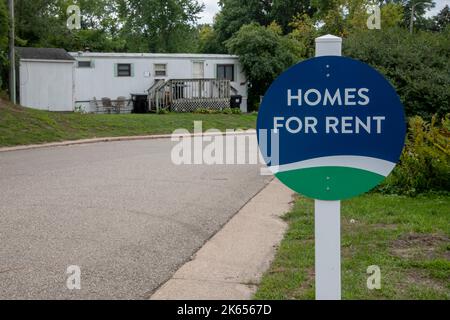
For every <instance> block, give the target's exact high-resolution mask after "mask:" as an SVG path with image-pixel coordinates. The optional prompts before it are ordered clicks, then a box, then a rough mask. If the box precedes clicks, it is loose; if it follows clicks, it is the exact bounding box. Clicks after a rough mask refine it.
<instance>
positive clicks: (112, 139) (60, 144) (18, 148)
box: [0, 130, 256, 153]
mask: <svg viewBox="0 0 450 320" xmlns="http://www.w3.org/2000/svg"><path fill="white" fill-rule="evenodd" d="M255 133H256V130H246V131H243V132H233V133H232V132H228V133H227V132H220V133H219V132H209V133H208V132H205V133H201V134H200V133H197V134H193V133H192V134H159V135H146V136H125V137H105V138H92V139H81V140H70V141H62V142H51V143H42V144H30V145H24V146H15V147H2V148H0V153H2V152H12V151H22V150H31V149H41V148H53V147H67V146H73V145H80V144H92V143H102V142H118V141H137V140H157V139H171V138H172V137H180V138H187V137H192V138H193V137H202V136H224V135H227V134H232V135H248V134H255Z"/></svg>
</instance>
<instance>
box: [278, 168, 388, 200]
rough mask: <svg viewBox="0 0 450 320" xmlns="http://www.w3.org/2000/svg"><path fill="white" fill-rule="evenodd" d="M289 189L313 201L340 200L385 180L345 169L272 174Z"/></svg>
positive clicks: (320, 169) (358, 193) (310, 169)
mask: <svg viewBox="0 0 450 320" xmlns="http://www.w3.org/2000/svg"><path fill="white" fill-rule="evenodd" d="M275 176H276V177H277V178H278V179H279V180H280V181H281V182H282V183H284V184H285V185H287V186H288V187H289V188H291V189H292V190H294V191H296V192H298V193H300V194H302V195H305V196H307V197H309V198H313V199H317V200H329V201H333V200H344V199H349V198H352V197H356V196H358V195H360V194H363V193H365V192H367V191H370V190H371V189H373V188H374V187H376V186H377V185H378V184H380V183H381V182H382V181H383V180H384V179H385V177H384V176H382V175H379V174H377V173H373V172H370V171H366V170H361V169H355V168H348V167H316V168H307V169H298V170H290V171H285V172H279V173H277V174H276V175H275Z"/></svg>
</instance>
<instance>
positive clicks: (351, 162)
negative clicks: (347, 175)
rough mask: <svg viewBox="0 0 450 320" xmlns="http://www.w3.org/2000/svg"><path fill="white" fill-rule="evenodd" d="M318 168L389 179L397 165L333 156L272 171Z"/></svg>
mask: <svg viewBox="0 0 450 320" xmlns="http://www.w3.org/2000/svg"><path fill="white" fill-rule="evenodd" d="M317 167H347V168H355V169H361V170H366V171H370V172H373V173H377V174H379V175H382V176H384V177H387V176H388V175H389V173H391V171H392V170H393V169H394V167H395V163H393V162H390V161H386V160H382V159H377V158H371V157H361V156H332V157H323V158H315V159H309V160H305V161H300V162H294V163H289V164H285V165H281V166H272V167H270V170H271V171H272V172H273V173H274V174H277V173H280V172H285V171H291V170H298V169H308V168H317Z"/></svg>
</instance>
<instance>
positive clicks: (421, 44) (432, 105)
mask: <svg viewBox="0 0 450 320" xmlns="http://www.w3.org/2000/svg"><path fill="white" fill-rule="evenodd" d="M380 44H381V45H380ZM344 54H345V55H346V56H349V57H352V58H356V59H359V60H361V61H364V62H366V63H368V64H370V65H372V66H373V67H375V68H376V69H377V70H379V71H380V72H381V73H383V74H384V75H385V76H386V77H387V78H388V79H389V80H390V81H391V83H392V84H393V85H394V87H395V88H396V90H397V92H398V94H399V95H400V98H401V100H402V102H403V104H404V106H405V110H406V115H407V116H414V115H420V116H421V117H423V118H425V119H427V120H429V119H430V118H431V117H432V116H433V115H434V114H437V115H438V116H439V117H444V116H445V115H446V114H447V113H450V77H449V76H448V70H450V30H448V31H444V32H443V33H434V32H425V31H419V32H417V33H415V34H413V35H411V34H410V33H409V31H408V30H407V29H406V28H391V29H386V30H383V32H364V31H362V32H355V33H353V34H351V35H350V36H349V37H348V38H347V39H344Z"/></svg>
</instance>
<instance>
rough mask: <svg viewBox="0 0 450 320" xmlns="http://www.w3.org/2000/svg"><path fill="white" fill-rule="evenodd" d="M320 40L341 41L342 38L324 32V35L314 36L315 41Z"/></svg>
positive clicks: (318, 41)
mask: <svg viewBox="0 0 450 320" xmlns="http://www.w3.org/2000/svg"><path fill="white" fill-rule="evenodd" d="M320 42H342V38H341V37H337V36H333V35H332V34H326V35H324V36H321V37H318V38H316V43H320Z"/></svg>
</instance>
